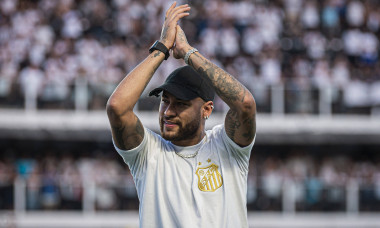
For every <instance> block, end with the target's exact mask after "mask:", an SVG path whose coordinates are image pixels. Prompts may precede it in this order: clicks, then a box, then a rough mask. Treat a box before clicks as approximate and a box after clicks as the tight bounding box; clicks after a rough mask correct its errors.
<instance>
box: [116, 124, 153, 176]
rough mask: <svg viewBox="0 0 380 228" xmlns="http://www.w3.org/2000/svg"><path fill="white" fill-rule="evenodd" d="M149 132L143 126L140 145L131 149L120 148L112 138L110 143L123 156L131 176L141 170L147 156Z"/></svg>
mask: <svg viewBox="0 0 380 228" xmlns="http://www.w3.org/2000/svg"><path fill="white" fill-rule="evenodd" d="M151 134H152V132H151V131H150V130H149V129H147V128H145V127H144V138H143V141H142V142H141V143H140V145H138V146H137V147H135V148H133V149H131V150H122V149H120V148H118V147H117V146H116V145H115V142H114V140H113V138H112V143H113V145H114V147H115V149H116V151H117V153H118V154H119V155H120V156H121V157H122V158H123V160H124V162H125V164H127V165H128V167H129V169H130V170H131V173H132V175H133V176H136V175H137V174H138V173H139V172H140V171H143V169H142V168H143V166H144V163H145V161H146V159H147V156H148V142H149V138H150V137H151V136H152V135H151Z"/></svg>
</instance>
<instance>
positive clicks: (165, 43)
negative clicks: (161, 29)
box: [158, 39, 172, 50]
mask: <svg viewBox="0 0 380 228" xmlns="http://www.w3.org/2000/svg"><path fill="white" fill-rule="evenodd" d="M158 42H160V43H162V44H163V45H165V47H166V48H167V49H168V50H170V48H172V46H170V45H169V44H168V43H167V42H165V41H164V40H161V39H159V40H158Z"/></svg>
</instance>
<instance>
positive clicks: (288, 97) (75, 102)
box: [0, 0, 380, 227]
mask: <svg viewBox="0 0 380 228" xmlns="http://www.w3.org/2000/svg"><path fill="white" fill-rule="evenodd" d="M179 2H180V3H181V2H182V1H179ZM187 2H189V3H190V5H191V6H192V9H191V16H190V18H189V19H186V20H183V21H182V22H181V23H182V26H183V28H184V30H185V32H186V34H188V39H189V42H190V43H192V44H193V45H194V46H195V47H197V48H198V49H199V50H202V53H204V54H205V55H206V56H208V57H209V58H210V59H212V60H213V61H214V62H215V63H217V64H218V65H221V66H223V68H224V69H226V70H227V71H228V72H230V73H231V74H233V75H235V76H237V77H238V79H239V80H240V81H242V82H243V83H244V84H245V85H246V87H247V88H248V89H250V90H251V91H252V93H253V94H254V96H255V99H256V102H257V105H258V112H259V115H258V120H257V123H258V136H257V143H256V145H255V147H254V150H253V153H252V158H251V165H250V168H251V170H250V173H249V182H248V183H249V186H248V210H249V213H250V216H249V217H250V224H251V225H255V227H305V224H307V225H308V227H312V226H310V224H311V223H313V224H315V227H359V226H360V227H377V226H379V224H380V221H379V219H376V218H377V217H376V216H375V215H374V214H376V213H378V212H379V211H380V149H379V148H380V140H379V138H380V64H379V38H380V5H379V4H378V1H375V0H363V1H359V0H322V1H317V0H308V1H306V0H305V1H298V0H271V1H269V0H255V1H250V0H225V1H218V0H190V1H187ZM168 4H169V3H168V2H167V1H164V0H143V1H137V0H111V1H105V0H91V1H90V0H79V1H74V0H57V1H50V0H36V1H27V0H2V1H0V151H1V152H0V227H53V224H54V221H50V220H49V219H46V220H45V219H43V218H46V217H49V215H54V216H55V217H56V218H60V219H61V220H60V221H63V222H64V221H68V220H70V219H67V218H71V220H72V221H74V222H73V223H70V224H69V223H68V224H67V225H66V226H65V227H78V224H81V223H80V221H79V220H81V219H82V220H83V216H79V215H81V213H82V212H83V214H84V215H85V216H89V217H87V218H90V219H84V220H83V221H85V222H84V223H83V224H85V225H83V226H82V227H126V225H125V223H129V224H130V226H131V227H135V226H137V225H136V224H137V221H136V213H137V212H136V210H137V209H138V200H137V197H136V192H135V189H134V185H133V180H132V179H131V176H130V175H129V170H128V168H127V167H126V166H125V165H124V164H123V163H122V161H121V159H120V158H119V157H118V155H117V154H116V152H115V151H114V150H113V148H112V143H111V138H110V132H109V127H108V120H107V119H106V114H105V110H104V109H105V104H106V101H107V99H108V97H109V96H110V94H111V93H112V91H113V89H114V88H115V86H116V85H117V84H118V82H119V81H120V80H121V79H122V78H123V77H124V75H125V74H126V72H129V71H130V70H131V69H132V68H133V67H134V66H136V64H138V62H139V61H141V60H142V59H143V58H144V57H145V56H146V54H147V50H148V48H149V46H150V45H151V44H152V43H153V42H154V41H155V40H156V39H157V37H158V34H160V31H161V24H162V20H163V18H164V15H163V13H164V12H165V8H166V7H167V6H168ZM237 12H238V13H237ZM180 64H181V63H180V62H179V61H177V60H174V59H173V58H171V59H169V60H168V61H167V62H166V64H164V65H162V66H161V67H160V68H159V69H158V71H157V73H156V75H155V76H154V78H153V80H152V81H151V82H150V83H149V85H148V87H147V90H146V91H149V89H150V88H153V87H156V86H157V85H159V84H161V83H162V82H163V80H164V79H165V77H166V75H168V73H169V72H171V71H172V70H173V69H174V68H176V67H178V66H180ZM216 99H217V100H216V101H215V108H216V109H215V110H216V113H215V114H213V116H212V117H211V119H210V122H209V126H212V125H213V124H214V123H220V122H222V119H223V114H224V113H225V112H226V106H225V105H224V104H223V103H222V102H221V100H220V99H219V98H216ZM141 100H144V102H140V103H139V105H138V109H137V111H138V112H139V113H140V115H141V116H142V122H143V123H144V124H145V125H147V126H148V127H150V128H152V129H153V130H155V131H157V130H158V129H157V121H156V120H157V116H156V113H155V110H157V107H158V103H157V100H156V99H154V98H153V99H152V98H148V97H147V96H146V94H145V93H144V94H143V96H142V98H141ZM67 211H70V212H67ZM40 212H42V214H40ZM102 212H105V214H102ZM106 212H112V213H113V215H114V216H115V217H112V215H111V217H107V216H109V215H107V213H106ZM309 212H311V214H307V215H305V216H304V217H302V215H304V214H303V213H309ZM326 212H327V213H326ZM49 213H52V214H49ZM261 213H264V214H261ZM272 213H274V214H272ZM78 214H79V215H78ZM94 215H97V216H94ZM125 215H128V216H126V218H127V219H128V220H124V219H125V218H124V219H121V218H123V216H125ZM284 215H290V218H289V217H286V216H284ZM294 215H300V216H301V217H294ZM350 215H353V216H350ZM66 216H67V217H66ZM78 216H79V217H78ZM102 216H104V217H102ZM310 216H311V217H310ZM334 216H335V219H334V218H333V217H334ZM96 217H97V219H98V220H97V219H95V218H96ZM77 218H78V221H77ZM110 218H111V219H110ZM291 218H300V219H299V220H297V219H296V220H292V219H291ZM346 218H348V219H346ZM276 220H277V221H276ZM44 221H45V223H43V222H44ZM91 221H92V222H91ZM94 221H95V222H94ZM112 221H113V222H114V223H112ZM333 221H335V222H336V223H334V222H333ZM75 222H76V223H75ZM271 222H272V223H271ZM318 222H319V223H318ZM323 222H325V223H323ZM61 224H63V223H61Z"/></svg>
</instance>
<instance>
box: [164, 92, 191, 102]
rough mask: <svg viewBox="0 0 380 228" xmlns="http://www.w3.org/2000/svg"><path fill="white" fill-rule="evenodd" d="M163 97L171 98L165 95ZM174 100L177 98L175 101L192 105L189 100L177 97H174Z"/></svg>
mask: <svg viewBox="0 0 380 228" xmlns="http://www.w3.org/2000/svg"><path fill="white" fill-rule="evenodd" d="M161 96H162V97H163V98H169V96H168V95H165V94H162V95H161ZM174 98H175V100H176V101H178V102H185V103H191V102H190V101H188V100H182V99H179V98H176V97H174Z"/></svg>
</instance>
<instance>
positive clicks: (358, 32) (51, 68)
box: [0, 0, 380, 113]
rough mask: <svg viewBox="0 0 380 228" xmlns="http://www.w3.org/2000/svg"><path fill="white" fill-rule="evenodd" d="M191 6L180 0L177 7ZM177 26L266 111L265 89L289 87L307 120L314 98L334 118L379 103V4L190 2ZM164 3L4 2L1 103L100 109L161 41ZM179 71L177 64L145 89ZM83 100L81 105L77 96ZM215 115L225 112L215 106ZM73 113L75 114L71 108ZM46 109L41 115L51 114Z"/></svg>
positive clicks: (292, 103)
mask: <svg viewBox="0 0 380 228" xmlns="http://www.w3.org/2000/svg"><path fill="white" fill-rule="evenodd" d="M182 3H185V2H184V1H178V4H182ZM186 3H189V4H190V5H191V7H192V9H191V15H190V16H189V17H188V18H187V19H184V20H182V21H181V25H182V27H183V29H184V30H185V32H186V34H187V36H188V40H189V42H190V44H191V45H193V46H195V47H197V48H198V49H199V50H200V51H201V52H202V53H203V54H204V55H205V56H207V57H208V58H210V59H211V60H213V61H214V62H215V63H217V64H218V65H220V66H222V67H223V68H224V69H226V70H227V71H228V72H229V73H231V74H233V75H235V76H236V77H237V78H238V79H239V80H240V81H241V82H243V83H244V84H245V85H246V87H247V88H248V89H250V90H251V91H252V92H253V94H254V95H255V98H256V101H257V103H258V106H259V107H260V106H262V107H263V109H262V110H265V109H266V107H267V106H266V104H267V103H268V102H269V101H270V95H269V92H268V91H269V90H268V89H269V88H271V87H276V86H278V85H281V86H284V87H285V91H286V92H285V98H286V103H287V111H289V112H296V113H310V112H313V111H314V106H313V103H315V100H316V97H315V92H313V91H322V90H323V91H328V93H329V94H330V95H331V99H332V102H333V104H334V105H335V106H334V107H335V109H336V111H338V112H350V110H363V109H364V111H365V112H368V108H370V107H374V106H375V107H376V106H379V105H380V92H379V91H380V80H379V79H380V64H379V60H378V55H379V38H380V6H379V4H378V2H377V1H376V0H363V1H359V0H322V1H317V0H308V1H299V0H272V1H269V0H256V1H250V0H225V1H222V0H202V1H200V0H190V1H186ZM169 5H170V2H168V1H164V0H139V1H137V0H111V1H105V0H78V1H74V0H57V1H54V0H36V1H27V0H3V1H1V2H0V102H1V101H2V102H3V103H4V104H7V105H11V106H12V105H14V106H17V105H19V104H20V102H22V97H23V94H25V93H26V94H31V95H30V96H35V97H36V98H37V99H38V101H39V105H40V106H41V105H45V106H46V107H54V106H60V107H61V108H70V107H71V106H72V102H71V103H70V101H72V99H73V93H74V90H73V86H74V85H78V84H80V83H82V82H85V83H86V85H88V87H89V88H90V90H89V94H86V95H83V94H81V93H78V94H75V96H81V97H82V99H85V100H88V102H89V103H90V104H91V105H90V108H104V106H105V102H106V100H107V98H108V96H109V95H110V93H111V92H112V91H113V89H114V88H115V86H116V85H117V83H118V82H119V81H120V80H121V79H122V78H123V77H124V75H125V74H126V73H127V72H129V71H130V70H131V69H133V67H134V66H136V65H137V64H138V63H139V62H140V61H141V60H142V59H143V58H145V57H146V56H147V53H148V49H149V46H150V45H151V44H152V43H153V42H154V41H155V40H157V39H159V35H160V31H161V27H162V22H163V19H164V14H165V11H166V9H167V8H168V6H169ZM181 64H183V63H181V62H179V61H177V60H174V59H173V58H171V59H170V60H169V61H167V63H166V64H163V65H162V66H161V67H160V68H159V70H158V72H157V74H156V76H155V77H153V79H152V82H151V83H150V84H149V85H148V89H149V88H152V87H155V86H156V85H158V84H160V83H161V82H162V81H163V80H164V79H165V77H166V76H167V75H168V74H169V73H170V72H171V71H172V70H173V69H174V68H175V67H177V66H179V65H181ZM77 99H81V98H77ZM215 103H216V104H215V105H216V107H217V109H218V110H223V109H225V106H224V105H223V103H222V102H220V100H219V99H217V100H216V102H215ZM70 105H71V106H70ZM45 106H43V107H45Z"/></svg>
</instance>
